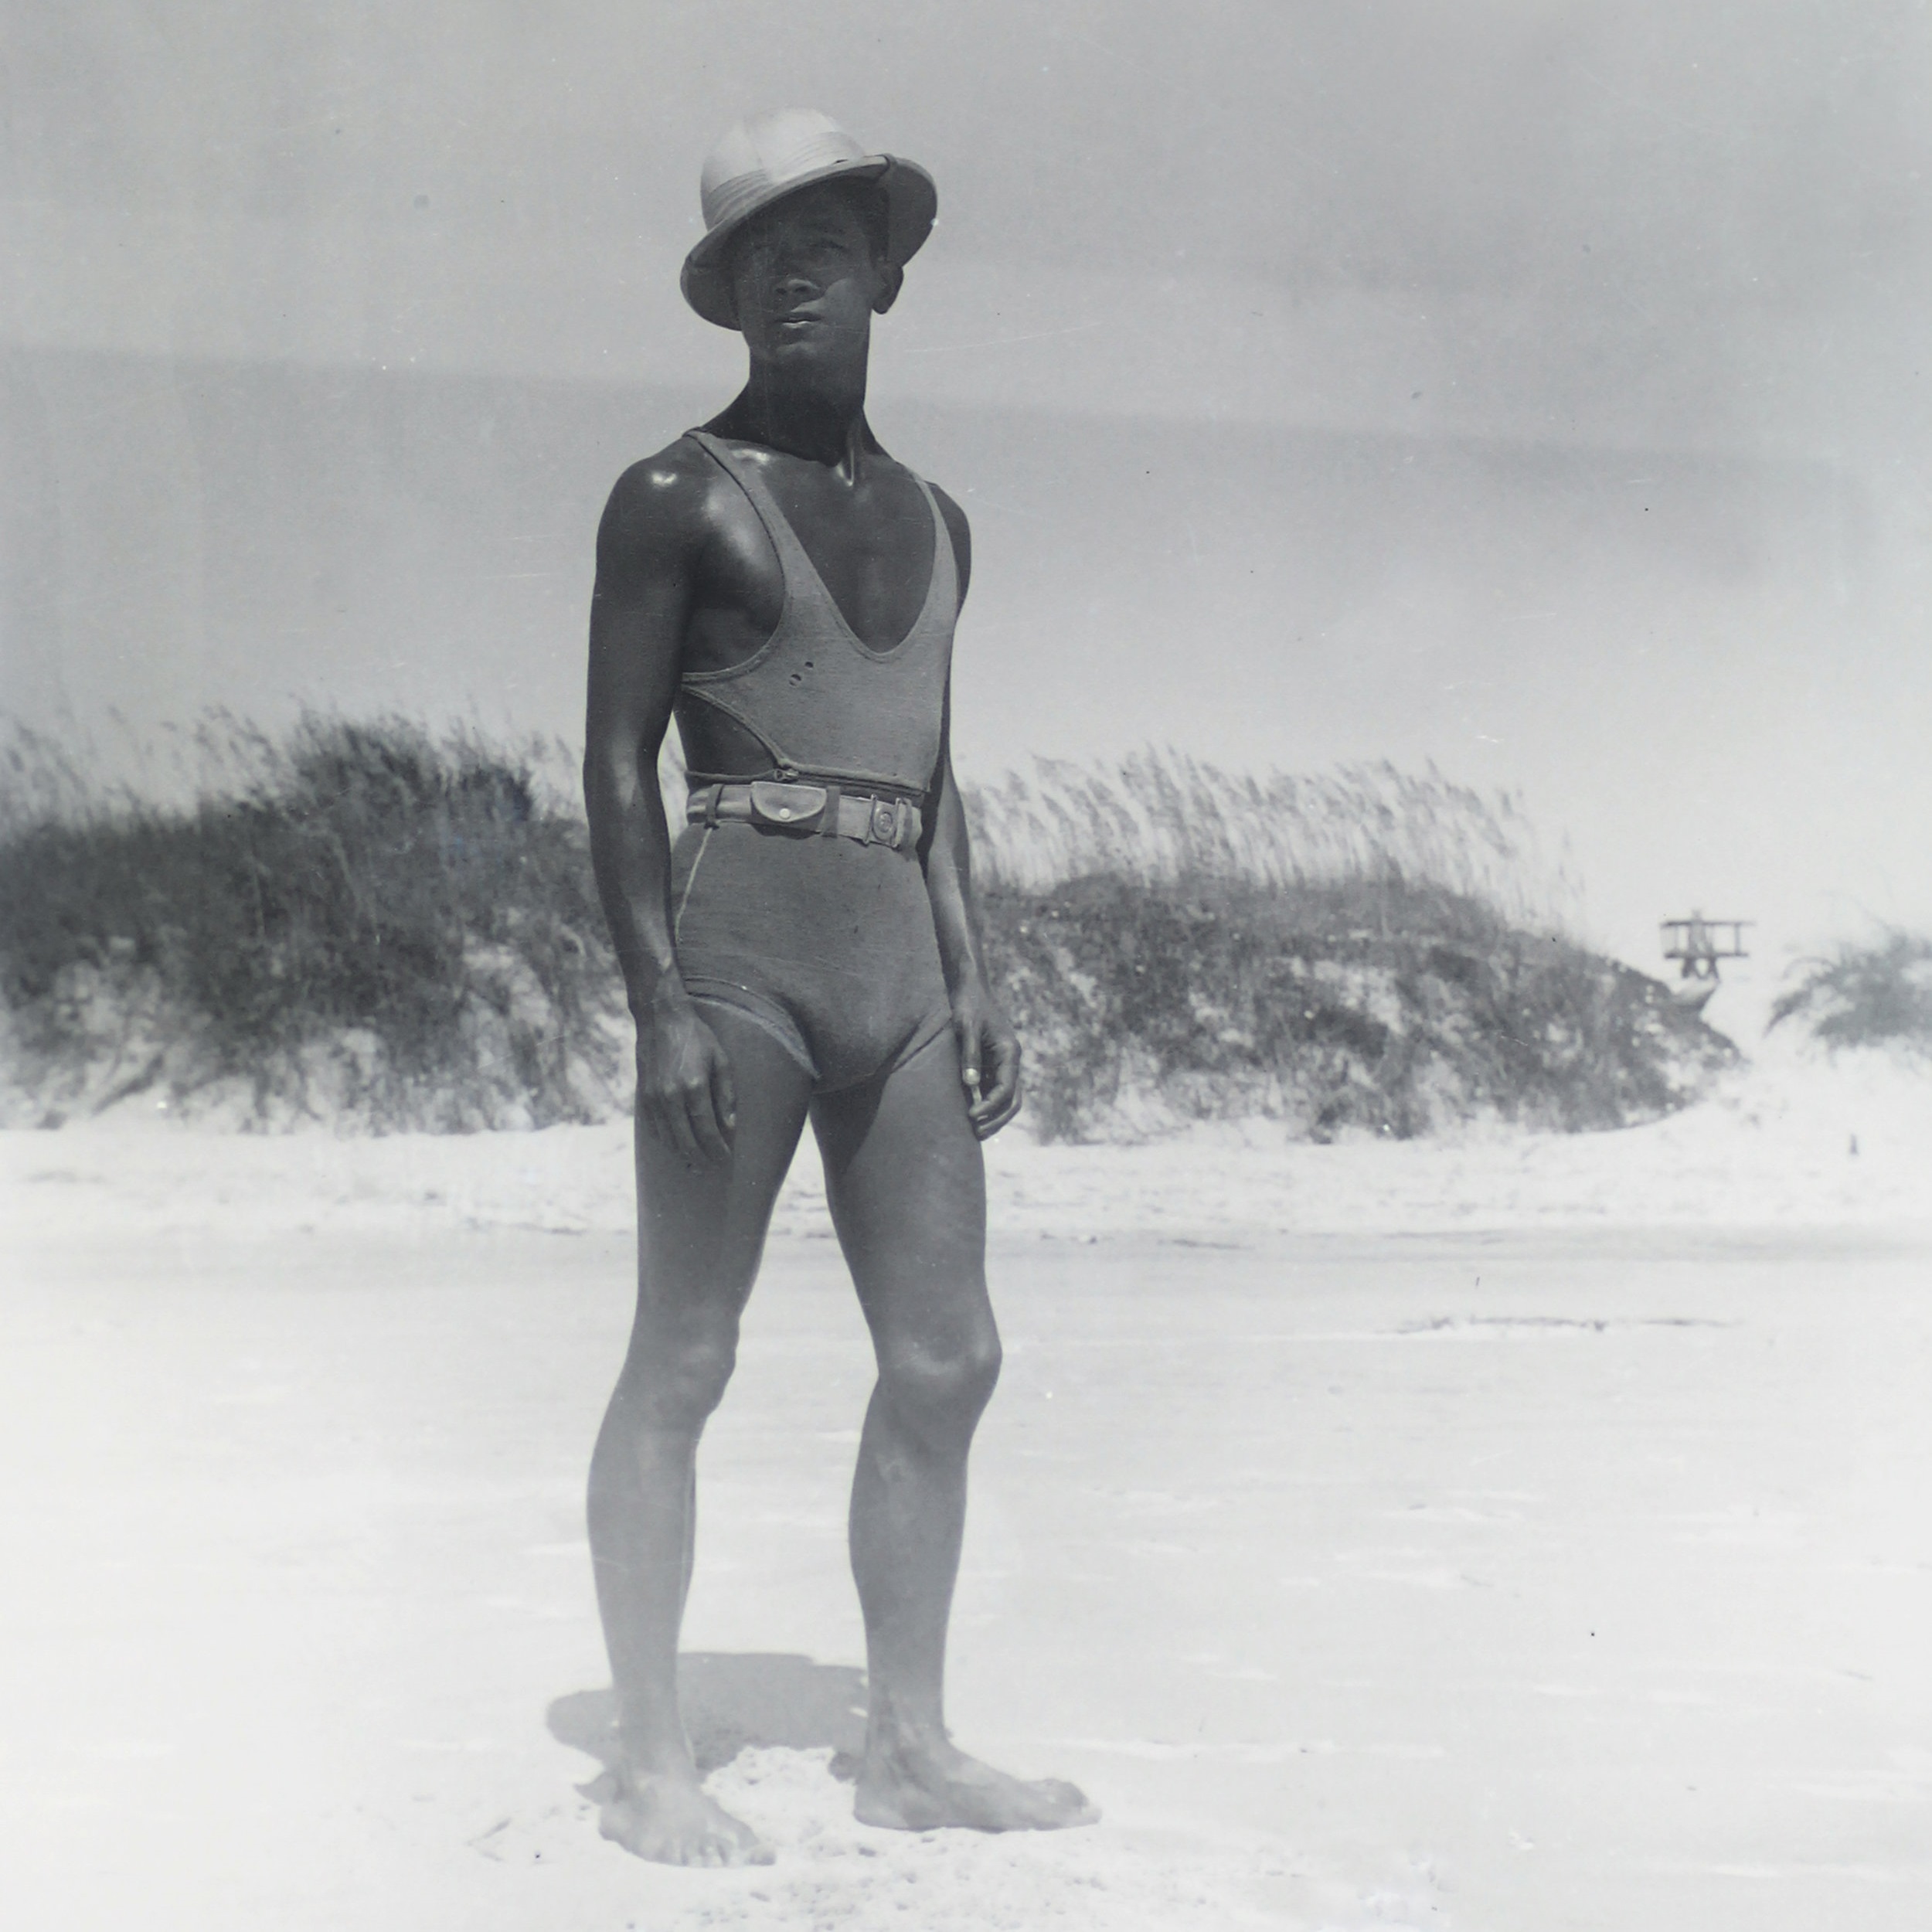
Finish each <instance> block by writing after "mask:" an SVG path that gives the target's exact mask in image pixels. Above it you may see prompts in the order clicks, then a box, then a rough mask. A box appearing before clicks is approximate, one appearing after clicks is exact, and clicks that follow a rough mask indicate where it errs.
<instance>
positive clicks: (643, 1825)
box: [583, 1770, 772, 1866]
mask: <svg viewBox="0 0 1932 1932" xmlns="http://www.w3.org/2000/svg"><path fill="white" fill-rule="evenodd" d="M583 1791H584V1795H585V1796H586V1797H587V1798H591V1799H594V1801H596V1803H597V1807H598V1815H597V1829H598V1830H599V1831H600V1832H602V1833H603V1834H604V1836H605V1837H606V1838H610V1839H612V1840H614V1842H616V1843H617V1844H619V1845H622V1846H623V1847H624V1849H625V1850H626V1851H627V1852H635V1853H636V1854H637V1855H638V1857H639V1858H641V1859H655V1861H656V1862H658V1864H660V1865H705V1866H719V1865H769V1864H770V1862H771V1855H772V1854H771V1847H770V1845H767V1844H766V1843H765V1842H764V1839H762V1838H760V1837H759V1835H757V1832H754V1831H753V1830H752V1828H751V1827H750V1825H746V1824H743V1823H742V1822H740V1820H738V1819H736V1818H733V1816H732V1815H731V1814H730V1812H729V1811H726V1809H725V1808H724V1807H723V1805H721V1804H713V1802H712V1801H711V1800H710V1799H709V1798H706V1796H705V1794H704V1793H703V1792H702V1791H701V1790H699V1787H698V1781H697V1780H696V1777H692V1776H689V1775H675V1774H665V1775H660V1776H658V1777H640V1776H639V1775H638V1774H637V1773H636V1772H634V1771H616V1770H610V1771H606V1772H605V1773H604V1775H603V1776H602V1777H600V1778H598V1779H597V1780H596V1781H595V1782H594V1783H593V1784H587V1785H586V1786H585V1787H583Z"/></svg>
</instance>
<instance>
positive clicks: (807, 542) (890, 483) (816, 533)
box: [720, 458, 936, 651]
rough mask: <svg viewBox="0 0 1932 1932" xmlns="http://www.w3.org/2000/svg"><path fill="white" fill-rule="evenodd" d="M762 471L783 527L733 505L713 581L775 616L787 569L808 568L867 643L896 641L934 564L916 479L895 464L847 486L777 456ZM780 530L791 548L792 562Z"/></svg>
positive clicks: (754, 612)
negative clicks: (721, 566) (720, 575)
mask: <svg viewBox="0 0 1932 1932" xmlns="http://www.w3.org/2000/svg"><path fill="white" fill-rule="evenodd" d="M760 480H761V481H763V482H764V485H765V488H766V489H767V492H769V494H770V499H771V502H772V503H773V505H774V506H775V508H776V509H777V513H778V515H779V516H780V517H781V519H782V520H783V522H784V526H785V527H784V529H783V530H779V531H774V532H770V533H767V531H766V529H765V528H764V523H763V522H762V521H761V520H760V518H759V516H758V515H757V512H755V511H754V510H753V508H752V506H751V504H750V501H749V500H748V499H747V498H742V497H740V498H739V499H738V501H737V502H736V503H733V504H731V505H730V512H729V525H728V539H727V542H726V544H725V545H724V546H723V550H724V556H723V559H722V561H723V563H725V565H726V577H727V578H728V580H729V582H728V583H727V584H725V585H721V586H720V588H728V589H730V590H733V591H735V592H736V597H734V599H733V600H734V601H740V602H741V604H742V607H743V609H744V611H745V614H746V615H747V617H750V618H752V619H753V621H760V622H765V623H767V624H768V623H775V622H776V621H777V615H778V613H779V611H781V609H782V608H783V607H784V598H785V591H786V587H787V585H786V579H787V573H788V572H790V573H801V574H802V573H809V574H810V575H811V576H815V577H817V579H818V582H819V583H820V584H821V585H822V586H823V587H824V588H825V591H826V593H827V594H828V596H829V597H831V599H832V602H833V604H835V606H836V607H837V608H838V614H839V615H840V616H841V617H843V618H844V620H845V623H846V624H848V625H849V626H850V628H852V631H853V632H854V633H855V634H856V635H857V637H858V638H859V641H861V642H862V644H864V645H866V647H867V648H869V649H872V650H875V651H883V650H889V649H890V648H892V647H893V645H896V644H898V643H899V642H900V641H901V640H902V639H903V638H904V637H905V636H906V634H907V633H908V632H909V631H910V630H911V629H912V628H913V624H915V623H916V622H917V619H918V617H919V614H920V609H921V607H923V604H924V603H925V600H926V594H927V590H928V588H929V587H930V583H931V579H932V573H933V569H934V561H935V559H934V543H935V536H936V532H935V520H934V515H933V512H932V510H931V508H930V505H929V504H928V502H927V498H926V495H925V493H924V492H923V490H921V489H920V486H919V484H918V481H917V479H916V478H914V477H913V475H912V474H911V473H910V471H906V470H903V469H900V468H897V467H896V465H895V466H894V467H893V468H891V469H889V470H884V471H875V472H873V473H872V474H870V475H869V476H867V477H866V478H862V480H860V481H858V482H855V483H849V482H847V481H845V480H844V479H843V478H840V477H838V475H836V474H833V473H831V472H828V471H825V469H823V468H821V466H820V465H818V464H811V463H804V462H798V461H788V460H785V459H779V458H774V459H773V460H772V461H770V462H768V463H767V464H764V465H763V466H762V467H761V468H760ZM787 532H788V533H789V534H790V536H791V537H792V538H793V539H794V540H795V543H796V545H797V550H796V552H795V553H794V555H793V556H792V557H791V559H790V560H787V557H786V556H785V555H784V548H785V546H784V544H783V542H782V539H783V538H784V536H785V535H786V534H787ZM801 566H802V569H801ZM803 588H806V587H800V586H794V594H796V593H797V592H798V590H801V589H803Z"/></svg>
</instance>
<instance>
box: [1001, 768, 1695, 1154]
mask: <svg viewBox="0 0 1932 1932" xmlns="http://www.w3.org/2000/svg"><path fill="white" fill-rule="evenodd" d="M972 804H973V806H974V809H975V823H976V825H978V828H980V847H981V850H982V852H983V854H984V857H983V860H982V869H983V871H984V873H985V890H984V893H983V899H984V902H985V918H986V920H987V923H988V927H989V929H990V930H989V938H990V940H991V942H992V944H991V948H990V950H991V951H992V957H993V959H994V961H995V970H996V971H997V972H998V975H999V977H1000V980H1001V985H1002V992H1003V994H1004V996H1005V999H1006V1001H1007V1003H1008V1005H1009V1008H1010V1009H1012V1012H1014V1014H1015V1017H1016V1019H1017V1020H1018V1022H1019V1024H1020V1026H1021V1030H1022V1036H1024V1037H1025V1038H1026V1040H1027V1043H1028V1046H1029V1056H1030V1062H1031V1067H1032V1073H1031V1092H1032V1107H1033V1112H1034V1117H1035V1121H1036V1128H1037V1129H1038V1131H1040V1132H1042V1133H1043V1134H1044V1135H1046V1137H1048V1138H1069V1139H1083V1138H1096V1137H1100V1138H1104V1137H1109V1136H1114V1135H1118V1134H1131V1133H1134V1132H1136V1131H1161V1130H1162V1129H1163V1128H1165V1127H1168V1126H1171V1125H1174V1124H1181V1123H1182V1122H1185V1121H1189V1120H1195V1119H1204V1118H1213V1117H1222V1116H1226V1115H1230V1114H1245V1115H1254V1114H1261V1115H1267V1116H1270V1117H1274V1118H1276V1119H1277V1120H1280V1121H1282V1122H1283V1123H1284V1125H1285V1126H1286V1127H1287V1128H1288V1130H1289V1131H1291V1133H1294V1134H1298V1135H1301V1136H1306V1137H1308V1138H1314V1139H1317V1140H1327V1139H1331V1138H1335V1137H1336V1136H1338V1135H1340V1134H1349V1133H1366V1134H1375V1135H1378V1136H1386V1137H1388V1138H1399V1139H1407V1138H1412V1137H1413V1136H1416V1135H1418V1134H1427V1133H1431V1132H1434V1131H1440V1130H1441V1129H1443V1128H1446V1127H1447V1126H1449V1125H1451V1124H1454V1123H1455V1122H1458V1121H1467V1120H1470V1119H1472V1118H1478V1117H1489V1118H1493V1119H1497V1120H1502V1121H1516V1122H1520V1123H1522V1124H1528V1125H1533V1126H1536V1127H1539V1128H1552V1129H1558V1130H1566V1131H1575V1130H1580V1129H1586V1128H1611V1127H1617V1126H1623V1125H1626V1124H1630V1123H1631V1122H1634V1121H1641V1120H1646V1119H1651V1118H1655V1117H1657V1116H1658V1115H1659V1114H1664V1113H1666V1112H1668V1111H1670V1110H1671V1109H1672V1108H1673V1107H1678V1106H1681V1105H1682V1104H1684V1103H1685V1101H1686V1100H1689V1099H1691V1098H1692V1097H1694V1096H1695V1095H1696V1094H1697V1093H1698V1092H1699V1091H1701V1090H1702V1087H1703V1086H1704V1085H1705V1084H1706V1081H1707V1080H1708V1078H1709V1076H1710V1075H1711V1073H1713V1072H1714V1071H1715V1070H1716V1069H1717V1068H1719V1067H1720V1066H1723V1064H1725V1063H1726V1062H1727V1061H1728V1060H1730V1058H1731V1057H1733V1054H1732V1049H1730V1046H1729V1043H1727V1042H1726V1041H1724V1040H1723V1039H1722V1038H1721V1037H1720V1036H1718V1035H1716V1033H1714V1032H1712V1031H1711V1030H1710V1029H1709V1028H1707V1027H1705V1026H1702V1023H1701V1022H1698V1021H1696V1020H1695V1019H1691V1018H1689V1016H1687V1015H1684V1014H1683V1013H1682V1012H1681V1011H1679V1009H1676V1008H1675V1007H1674V1006H1673V1005H1672V1002H1671V1001H1670V999H1669V997H1668V993H1667V992H1666V991H1665V988H1662V986H1661V985H1658V983H1657V982H1656V981H1654V980H1651V979H1648V978H1646V977H1645V975H1642V974H1640V973H1638V972H1635V971H1631V969H1630V968H1626V967H1622V966H1620V965H1617V964H1615V963H1614V961H1608V960H1606V959H1603V958H1601V957H1597V956H1596V955H1594V954H1591V953H1590V951H1588V950H1587V948H1586V947H1583V946H1582V945H1581V944H1579V943H1578V942H1577V941H1576V940H1574V939H1573V938H1572V937H1570V936H1569V935H1568V934H1567V932H1566V913H1567V910H1568V908H1569V907H1570V905H1571V904H1573V902H1574V900H1575V898H1576V896H1577V895H1576V890H1575V887H1574V885H1573V882H1572V881H1571V880H1570V879H1569V878H1568V877H1567V876H1566V874H1565V873H1564V872H1563V870H1562V869H1561V868H1560V866H1553V865H1551V864H1549V862H1547V861H1546V859H1544V858H1543V855H1542V854H1541V852H1540V851H1539V848H1538V845H1537V842H1536V838H1535V835H1534V833H1533V832H1532V829H1531V828H1530V826H1529V823H1528V821H1527V819H1526V816H1525V815H1524V814H1523V812H1522V808H1521V806H1520V804H1519V801H1516V800H1515V798H1512V797H1510V796H1509V795H1507V794H1505V795H1501V796H1498V797H1494V798H1485V797H1483V796H1482V795H1481V794H1478V793H1476V792H1475V791H1471V790H1470V789H1469V788H1468V787H1466V786H1462V785H1458V784H1454V783H1453V782H1451V781H1449V780H1447V779H1446V778H1444V777H1442V776H1441V775H1440V774H1439V773H1437V772H1435V771H1434V770H1430V771H1426V772H1424V773H1423V774H1420V775H1417V774H1406V773H1403V772H1400V771H1398V770H1396V769H1395V768H1394V767H1392V766H1389V765H1387V764H1376V765H1365V766H1356V767H1347V768H1345V769H1343V770H1339V771H1336V772H1334V773H1331V774H1324V775H1321V776H1318V777H1297V776H1294V775H1291V774H1285V773H1277V774H1272V775H1270V776H1268V777H1250V776H1247V775H1245V774H1232V773H1228V772H1224V771H1222V770H1218V769H1217V768H1216V767H1213V766H1212V765H1209V764H1203V763H1202V762H1201V761H1199V760H1195V759H1192V758H1187V757H1181V756H1179V755H1177V754H1175V753H1160V752H1156V751H1151V750H1150V751H1144V752H1141V753H1135V754H1134V755H1133V756H1131V757H1128V758H1127V759H1124V760H1121V761H1120V763H1119V764H1117V765H1116V766H1114V767H1094V766H1088V767H1076V766H1069V765H1065V764H1043V765H1042V766H1041V767H1039V772H1038V774H1037V776H1036V779H1035V780H1034V781H1032V782H1031V783H1029V782H1027V781H1024V780H1022V779H1020V778H1018V777H1009V778H1008V779H1007V780H1006V781H1005V782H1004V783H1003V784H1002V785H1000V786H998V787H988V788H986V789H984V790H981V791H978V792H977V793H975V795H974V798H973V800H972Z"/></svg>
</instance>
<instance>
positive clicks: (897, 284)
mask: <svg viewBox="0 0 1932 1932" xmlns="http://www.w3.org/2000/svg"><path fill="white" fill-rule="evenodd" d="M905 285H906V271H905V270H904V269H903V268H901V267H900V265H899V264H898V263H896V262H886V263H883V264H881V265H880V267H879V293H878V294H876V295H875V296H874V297H873V298H872V313H873V314H874V315H884V314H885V312H886V310H887V309H889V308H891V307H892V305H893V303H894V302H896V301H898V299H899V291H900V290H901V289H902V288H903V287H905Z"/></svg>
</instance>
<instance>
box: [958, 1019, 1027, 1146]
mask: <svg viewBox="0 0 1932 1932" xmlns="http://www.w3.org/2000/svg"><path fill="white" fill-rule="evenodd" d="M953 1032H954V1036H955V1037H956V1038H957V1040H958V1042H959V1077H960V1079H961V1080H962V1081H963V1082H964V1084H965V1087H966V1094H967V1101H966V1117H967V1118H968V1120H969V1121H971V1122H972V1124H973V1131H974V1133H975V1134H976V1135H978V1138H980V1139H981V1140H982V1141H985V1140H990V1139H991V1138H992V1137H993V1135H995V1134H997V1133H998V1131H999V1130H1000V1129H1001V1128H1002V1127H1004V1126H1005V1124H1006V1123H1007V1122H1008V1121H1010V1120H1011V1119H1012V1117H1013V1116H1014V1115H1015V1114H1017V1113H1018V1112H1019V1035H1018V1034H1016V1033H1015V1032H1014V1031H1013V1029H1012V1027H1011V1026H1009V1025H1008V1024H1007V1023H1006V1016H1005V1015H1004V1014H1003V1013H1002V1012H1000V1010H999V1009H998V1007H997V1006H995V1005H994V1004H993V1002H992V999H991V998H990V997H989V996H988V994H987V992H986V990H985V988H984V987H981V986H975V987H973V988H970V989H968V990H967V991H964V992H961V994H960V995H959V996H958V997H957V998H956V999H955V1000H954V1002H953Z"/></svg>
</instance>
